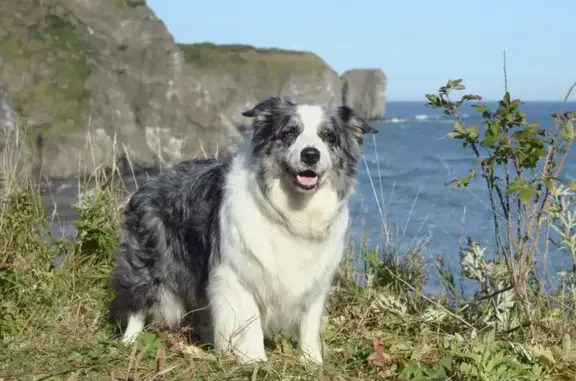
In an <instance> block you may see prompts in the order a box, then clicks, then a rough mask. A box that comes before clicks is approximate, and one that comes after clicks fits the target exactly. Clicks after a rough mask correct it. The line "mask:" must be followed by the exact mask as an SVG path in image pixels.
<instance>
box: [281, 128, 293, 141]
mask: <svg viewBox="0 0 576 381" xmlns="http://www.w3.org/2000/svg"><path fill="white" fill-rule="evenodd" d="M295 137H296V129H295V128H289V129H287V130H284V131H282V133H281V134H280V139H282V140H283V141H290V140H293V139H294V138H295Z"/></svg>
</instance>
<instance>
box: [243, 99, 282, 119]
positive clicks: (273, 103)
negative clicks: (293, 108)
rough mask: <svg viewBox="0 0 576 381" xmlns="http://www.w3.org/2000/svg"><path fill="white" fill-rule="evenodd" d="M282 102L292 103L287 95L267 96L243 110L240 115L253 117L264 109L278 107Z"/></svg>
mask: <svg viewBox="0 0 576 381" xmlns="http://www.w3.org/2000/svg"><path fill="white" fill-rule="evenodd" d="M282 104H293V102H292V100H291V99H290V98H287V97H268V98H266V99H264V100H263V101H261V102H260V103H258V104H257V105H256V106H254V107H253V108H251V109H250V110H246V111H244V112H243V113H242V115H243V116H245V117H247V118H255V117H257V116H258V115H260V114H261V113H263V112H264V111H274V110H276V109H278V108H279V107H280V106H281V105H282Z"/></svg>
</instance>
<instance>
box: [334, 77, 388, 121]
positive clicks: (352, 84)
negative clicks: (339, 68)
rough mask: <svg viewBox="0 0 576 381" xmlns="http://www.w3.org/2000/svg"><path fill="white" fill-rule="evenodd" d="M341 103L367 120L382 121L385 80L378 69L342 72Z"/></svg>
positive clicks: (384, 103) (384, 102)
mask: <svg viewBox="0 0 576 381" xmlns="http://www.w3.org/2000/svg"><path fill="white" fill-rule="evenodd" d="M341 80H342V102H344V103H347V104H348V105H349V106H350V107H352V108H354V109H355V110H356V112H358V114H359V115H361V116H362V117H364V118H367V119H384V117H385V113H386V84H387V79H386V75H385V74H384V72H383V71H382V70H380V69H353V70H348V71H346V72H344V74H342V76H341Z"/></svg>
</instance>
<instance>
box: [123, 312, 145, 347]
mask: <svg viewBox="0 0 576 381" xmlns="http://www.w3.org/2000/svg"><path fill="white" fill-rule="evenodd" d="M144 322H145V316H144V313H142V312H138V313H136V314H133V315H130V317H129V318H128V326H127V327H126V331H125V332H124V335H123V336H122V343H124V344H125V345H130V344H132V343H133V342H134V341H135V340H136V337H138V334H139V333H140V332H142V330H144Z"/></svg>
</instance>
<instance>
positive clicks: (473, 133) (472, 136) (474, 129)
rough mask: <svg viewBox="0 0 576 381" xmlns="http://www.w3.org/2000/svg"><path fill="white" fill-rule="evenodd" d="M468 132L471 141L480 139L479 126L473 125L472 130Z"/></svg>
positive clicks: (469, 129)
mask: <svg viewBox="0 0 576 381" xmlns="http://www.w3.org/2000/svg"><path fill="white" fill-rule="evenodd" d="M466 132H467V133H468V137H469V138H470V139H472V140H476V139H477V138H478V125H477V124H473V125H472V126H470V128H468V130H467V131H466Z"/></svg>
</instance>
